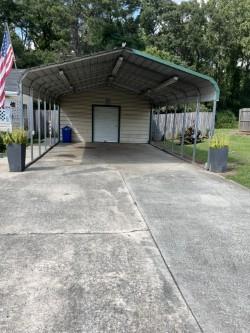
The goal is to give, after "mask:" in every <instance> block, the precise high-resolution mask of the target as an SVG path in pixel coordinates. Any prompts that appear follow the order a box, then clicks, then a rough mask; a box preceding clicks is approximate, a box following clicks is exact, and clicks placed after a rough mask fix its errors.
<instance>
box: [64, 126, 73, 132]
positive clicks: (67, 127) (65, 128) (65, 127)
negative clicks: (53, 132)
mask: <svg viewBox="0 0 250 333" xmlns="http://www.w3.org/2000/svg"><path fill="white" fill-rule="evenodd" d="M63 130H67V131H68V130H71V127H69V126H68V125H67V126H64V127H63Z"/></svg>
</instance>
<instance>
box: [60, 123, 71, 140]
mask: <svg viewBox="0 0 250 333" xmlns="http://www.w3.org/2000/svg"><path fill="white" fill-rule="evenodd" d="M62 139H63V143H70V142H72V129H71V127H69V126H65V127H63V128H62Z"/></svg>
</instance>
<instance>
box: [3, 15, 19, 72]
mask: <svg viewBox="0 0 250 333" xmlns="http://www.w3.org/2000/svg"><path fill="white" fill-rule="evenodd" d="M4 25H5V29H6V30H7V33H8V36H9V40H10V44H11V47H12V48H13V45H12V41H11V37H10V30H9V26H8V23H7V21H5V22H4ZM13 55H14V56H13V62H14V65H15V69H17V65H16V56H15V52H14V49H13Z"/></svg>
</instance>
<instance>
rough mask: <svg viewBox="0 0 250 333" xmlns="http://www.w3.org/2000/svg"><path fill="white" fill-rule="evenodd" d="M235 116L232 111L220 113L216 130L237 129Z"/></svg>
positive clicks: (218, 113)
mask: <svg viewBox="0 0 250 333" xmlns="http://www.w3.org/2000/svg"><path fill="white" fill-rule="evenodd" d="M236 127H237V120H236V117H235V114H234V113H233V112H232V111H230V110H225V111H218V112H217V114H216V128H236Z"/></svg>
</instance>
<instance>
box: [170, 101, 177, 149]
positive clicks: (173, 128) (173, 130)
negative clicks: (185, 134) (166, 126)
mask: <svg viewBox="0 0 250 333" xmlns="http://www.w3.org/2000/svg"><path fill="white" fill-rule="evenodd" d="M176 109H177V106H175V108H174V119H173V127H172V148H171V151H172V153H173V152H174V135H175V118H176Z"/></svg>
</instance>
